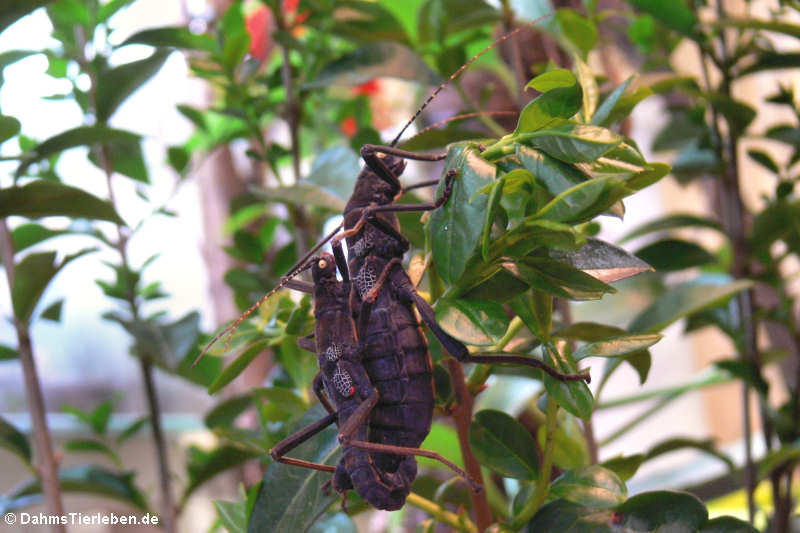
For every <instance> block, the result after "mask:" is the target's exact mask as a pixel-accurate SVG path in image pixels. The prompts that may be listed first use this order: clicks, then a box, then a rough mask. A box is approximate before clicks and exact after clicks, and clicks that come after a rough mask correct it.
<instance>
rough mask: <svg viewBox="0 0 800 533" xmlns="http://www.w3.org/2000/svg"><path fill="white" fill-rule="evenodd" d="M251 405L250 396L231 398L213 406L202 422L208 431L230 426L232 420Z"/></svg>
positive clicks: (251, 399)
mask: <svg viewBox="0 0 800 533" xmlns="http://www.w3.org/2000/svg"><path fill="white" fill-rule="evenodd" d="M251 405H253V395H252V394H242V395H238V396H232V397H230V398H226V399H225V400H223V401H221V402H220V403H218V404H217V405H215V406H214V407H213V408H212V409H211V410H210V411H209V412H208V413H206V416H205V417H204V419H203V421H204V422H205V425H206V427H207V428H209V429H214V428H215V427H218V426H231V425H233V422H234V420H236V418H237V417H238V416H239V415H240V414H242V413H243V412H245V411H246V410H247V409H249V408H250V406H251Z"/></svg>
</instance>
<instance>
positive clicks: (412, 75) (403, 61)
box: [301, 4, 441, 89]
mask: <svg viewBox="0 0 800 533" xmlns="http://www.w3.org/2000/svg"><path fill="white" fill-rule="evenodd" d="M375 5H377V4H375ZM378 77H389V78H399V79H401V80H409V81H416V82H419V83H422V84H425V85H435V84H438V83H441V78H439V75H438V74H436V73H435V72H433V71H432V70H431V69H430V68H429V67H428V65H427V64H426V63H425V62H424V61H423V60H422V58H421V57H419V55H417V53H416V52H414V51H413V50H411V49H410V48H408V47H406V46H403V45H402V44H399V43H396V42H376V43H372V44H369V45H367V46H362V47H361V48H357V49H356V50H354V51H352V52H350V53H348V54H345V55H343V56H342V57H340V58H339V59H336V60H334V61H332V62H330V63H328V64H327V65H326V66H324V67H323V68H322V70H320V72H319V74H317V76H316V77H315V78H314V80H313V81H311V82H308V83H305V84H303V85H302V86H301V88H303V89H316V88H327V87H331V86H338V87H352V86H355V85H361V84H362V83H366V82H368V81H370V80H372V79H375V78H378Z"/></svg>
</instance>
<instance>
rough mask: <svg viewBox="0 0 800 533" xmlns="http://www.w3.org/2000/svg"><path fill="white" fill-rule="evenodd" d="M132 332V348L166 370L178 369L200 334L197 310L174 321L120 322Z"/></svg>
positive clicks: (138, 354) (135, 353) (135, 352)
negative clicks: (133, 340)
mask: <svg viewBox="0 0 800 533" xmlns="http://www.w3.org/2000/svg"><path fill="white" fill-rule="evenodd" d="M120 323H121V324H122V326H123V327H124V328H125V329H127V330H128V332H129V333H130V334H131V335H133V337H134V339H135V341H136V342H135V344H134V345H133V348H132V350H131V351H132V352H133V354H134V355H136V356H137V357H142V358H145V359H148V360H150V361H152V362H154V363H155V364H157V365H158V366H159V367H161V368H163V369H164V370H167V371H169V372H173V373H178V372H179V371H180V368H181V366H182V365H183V364H184V362H185V361H186V359H187V356H188V354H189V353H190V352H191V350H192V349H194V348H195V346H196V344H197V339H198V336H199V335H200V330H199V326H200V313H198V312H197V311H191V312H189V313H187V314H185V315H184V316H182V317H181V318H179V319H177V320H176V321H174V322H169V323H161V322H159V321H157V319H150V320H144V321H143V320H139V321H136V322H120Z"/></svg>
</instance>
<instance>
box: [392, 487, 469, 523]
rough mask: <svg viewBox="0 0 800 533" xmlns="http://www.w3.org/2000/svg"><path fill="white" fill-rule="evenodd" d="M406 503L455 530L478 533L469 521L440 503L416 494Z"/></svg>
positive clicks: (411, 495) (410, 496) (410, 495)
mask: <svg viewBox="0 0 800 533" xmlns="http://www.w3.org/2000/svg"><path fill="white" fill-rule="evenodd" d="M406 503H408V504H409V505H413V506H414V507H416V508H417V509H422V510H423V511H425V512H426V513H428V514H429V515H431V516H432V517H433V518H435V519H436V520H438V521H439V522H441V523H443V524H447V525H448V526H450V527H452V528H453V529H456V530H458V531H464V532H466V533H478V528H477V527H476V526H475V524H473V523H472V522H471V521H470V520H469V519H467V518H465V517H462V516H459V515H457V514H455V513H451V512H450V511H448V510H447V509H445V508H444V507H442V506H441V505H439V504H438V503H434V502H432V501H430V500H428V499H427V498H423V497H422V496H420V495H419V494H417V493H416V492H412V493H411V494H409V495H408V498H406Z"/></svg>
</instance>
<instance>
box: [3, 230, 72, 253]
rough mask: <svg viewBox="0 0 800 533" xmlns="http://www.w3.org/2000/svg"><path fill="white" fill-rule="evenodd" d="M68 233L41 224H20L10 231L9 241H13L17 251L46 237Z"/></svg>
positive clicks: (67, 232)
mask: <svg viewBox="0 0 800 533" xmlns="http://www.w3.org/2000/svg"><path fill="white" fill-rule="evenodd" d="M69 233H70V232H69V231H68V230H55V229H50V228H48V227H46V226H42V225H41V224H34V223H29V224H20V225H19V226H17V227H16V228H14V229H13V230H12V231H11V242H12V243H14V252H15V253H19V252H21V251H22V250H25V249H26V248H29V247H31V246H34V245H36V244H39V243H40V242H43V241H45V240H47V239H50V238H52V237H58V236H59V235H68V234H69Z"/></svg>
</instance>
